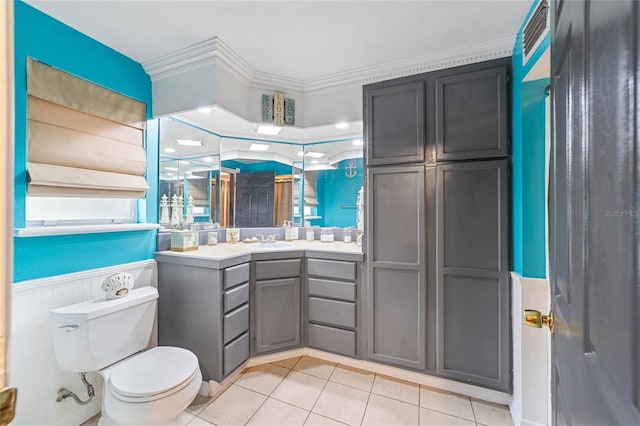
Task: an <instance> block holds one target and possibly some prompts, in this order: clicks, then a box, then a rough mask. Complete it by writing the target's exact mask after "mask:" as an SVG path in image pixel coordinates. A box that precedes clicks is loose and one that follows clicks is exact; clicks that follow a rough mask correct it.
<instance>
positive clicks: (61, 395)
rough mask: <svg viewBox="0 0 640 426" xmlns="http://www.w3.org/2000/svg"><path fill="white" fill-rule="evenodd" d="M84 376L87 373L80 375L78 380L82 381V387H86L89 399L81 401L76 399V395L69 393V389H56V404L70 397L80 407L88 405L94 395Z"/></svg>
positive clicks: (91, 386)
mask: <svg viewBox="0 0 640 426" xmlns="http://www.w3.org/2000/svg"><path fill="white" fill-rule="evenodd" d="M86 375H87V373H80V379H81V380H82V383H84V385H85V386H86V387H87V395H89V399H87V400H86V401H83V400H81V399H80V398H78V395H76V394H75V393H74V392H71V391H70V390H69V389H67V388H60V389H58V397H57V398H56V402H62V401H63V400H65V399H67V398H69V397H71V398H73V400H74V401H75V402H76V403H78V404H80V405H87V404H88V403H90V402H91V400H92V399H93V397H94V396H95V394H96V393H95V392H94V390H93V385H92V384H91V383H89V382H88V381H87V377H86Z"/></svg>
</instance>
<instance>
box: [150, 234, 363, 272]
mask: <svg viewBox="0 0 640 426" xmlns="http://www.w3.org/2000/svg"><path fill="white" fill-rule="evenodd" d="M254 244H260V243H254ZM291 244H293V246H290V247H282V248H277V249H271V250H264V251H262V250H254V249H252V248H251V247H249V246H250V245H252V244H245V243H237V244H227V243H219V244H217V245H215V246H207V245H201V246H199V247H198V250H191V251H185V252H179V251H171V250H164V251H158V252H156V260H157V261H158V262H166V263H177V264H182V265H191V266H201V267H208V268H214V269H222V268H227V267H230V266H234V265H237V264H240V263H244V262H248V261H250V260H270V259H285V258H289V257H302V256H305V257H310V258H316V259H330V260H346V261H354V262H361V261H363V260H364V254H363V253H362V247H358V246H357V245H356V244H355V243H344V242H342V241H334V242H332V243H323V242H320V241H306V240H297V241H292V242H291Z"/></svg>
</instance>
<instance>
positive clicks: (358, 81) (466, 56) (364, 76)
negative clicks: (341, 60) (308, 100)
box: [304, 34, 516, 93]
mask: <svg viewBox="0 0 640 426" xmlns="http://www.w3.org/2000/svg"><path fill="white" fill-rule="evenodd" d="M515 39H516V34H513V35H511V36H507V37H503V38H500V39H495V40H489V41H485V42H482V43H475V44H471V45H467V46H464V47H461V48H457V49H448V50H444V51H441V52H437V53H432V54H427V55H421V56H415V57H413V58H408V59H403V60H399V61H393V62H387V63H383V64H379V65H374V66H370V67H364V68H358V69H355V70H351V71H347V72H343V73H338V74H334V75H330V76H325V77H319V78H316V79H313V80H308V81H306V82H305V87H304V91H305V93H317V92H325V91H330V90H335V89H342V88H345V87H350V86H361V85H364V84H370V83H375V82H378V81H383V80H390V79H394V78H398V77H405V76H408V75H413V74H420V73H424V72H429V71H435V70H439V69H444V68H451V67H454V66H458V65H465V64H471V63H475V62H482V61H487V60H491V59H498V58H504V57H507V56H511V54H512V53H513V45H514V43H515Z"/></svg>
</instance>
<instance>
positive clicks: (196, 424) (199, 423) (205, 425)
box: [188, 417, 216, 426]
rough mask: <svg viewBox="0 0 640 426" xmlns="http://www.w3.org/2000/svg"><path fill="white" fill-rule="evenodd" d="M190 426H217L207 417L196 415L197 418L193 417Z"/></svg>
mask: <svg viewBox="0 0 640 426" xmlns="http://www.w3.org/2000/svg"><path fill="white" fill-rule="evenodd" d="M188 426H216V425H214V424H213V423H211V422H208V421H206V420H205V419H203V418H201V417H196V418H195V419H193V420H192V421H191V422H190V423H189V425H188Z"/></svg>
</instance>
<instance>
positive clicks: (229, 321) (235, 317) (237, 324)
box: [224, 305, 249, 345]
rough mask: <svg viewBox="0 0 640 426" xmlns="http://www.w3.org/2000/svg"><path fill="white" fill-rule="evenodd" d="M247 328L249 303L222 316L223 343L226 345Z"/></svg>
mask: <svg viewBox="0 0 640 426" xmlns="http://www.w3.org/2000/svg"><path fill="white" fill-rule="evenodd" d="M248 329H249V305H244V306H242V307H240V308H238V309H236V310H235V311H232V312H229V313H228V314H226V315H225V316H224V344H225V345H226V344H227V343H229V342H230V341H232V340H233V339H235V338H236V337H238V336H239V335H241V334H242V333H244V332H245V331H247V330H248Z"/></svg>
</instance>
